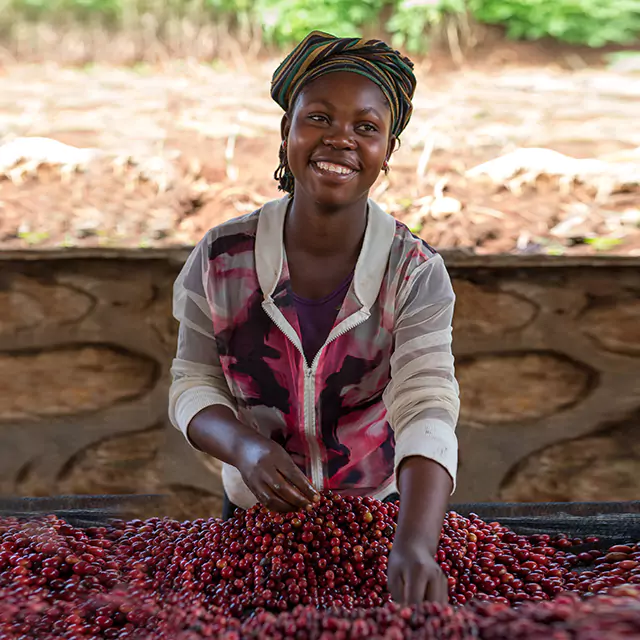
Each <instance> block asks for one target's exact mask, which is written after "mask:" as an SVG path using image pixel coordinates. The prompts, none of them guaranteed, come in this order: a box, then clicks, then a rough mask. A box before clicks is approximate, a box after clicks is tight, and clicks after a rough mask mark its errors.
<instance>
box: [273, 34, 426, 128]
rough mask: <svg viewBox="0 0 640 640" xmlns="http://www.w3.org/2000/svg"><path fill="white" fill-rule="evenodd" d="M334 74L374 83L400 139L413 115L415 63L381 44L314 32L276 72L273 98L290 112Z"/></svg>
mask: <svg viewBox="0 0 640 640" xmlns="http://www.w3.org/2000/svg"><path fill="white" fill-rule="evenodd" d="M334 71H350V72H352V73H358V74H360V75H362V76H364V77H365V78H368V79H369V80H371V81H372V82H375V84H377V85H378V87H380V89H381V90H382V93H383V94H384V95H385V97H386V98H387V100H388V102H389V106H390V107H391V132H392V133H393V135H395V136H399V135H400V133H401V132H402V131H403V130H404V128H405V127H406V126H407V124H408V122H409V118H410V117H411V112H412V111H413V107H412V105H411V99H412V98H413V94H414V92H415V88H416V78H415V75H414V74H413V62H411V60H409V58H406V57H405V56H403V55H402V54H401V53H399V52H398V51H395V50H394V49H392V48H391V47H390V46H389V45H387V44H386V43H384V42H382V41H381V40H364V39H361V38H336V37H335V36H332V35H329V34H328V33H323V32H322V31H313V32H311V33H310V34H309V35H308V36H307V37H306V38H305V39H304V40H303V41H302V42H300V44H298V45H297V46H296V48H295V49H294V50H293V51H292V52H291V53H290V54H289V55H288V56H287V57H286V58H285V59H284V60H283V61H282V63H281V64H280V66H279V67H278V68H277V69H276V71H275V73H274V74H273V78H272V81H271V97H272V98H273V99H274V100H275V101H276V102H277V103H278V104H279V105H280V106H281V107H282V108H283V109H284V110H285V111H288V110H289V107H290V106H291V105H293V104H294V103H295V100H296V98H297V96H298V93H299V92H300V90H301V89H302V87H303V86H304V85H306V84H307V83H308V82H311V81H312V80H315V79H316V78H319V77H320V76H323V75H325V74H326V73H331V72H334Z"/></svg>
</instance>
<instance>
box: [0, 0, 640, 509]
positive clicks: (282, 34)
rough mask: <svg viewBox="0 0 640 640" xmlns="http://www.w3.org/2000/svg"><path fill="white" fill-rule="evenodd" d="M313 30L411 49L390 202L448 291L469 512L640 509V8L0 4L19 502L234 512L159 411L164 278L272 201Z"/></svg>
mask: <svg viewBox="0 0 640 640" xmlns="http://www.w3.org/2000/svg"><path fill="white" fill-rule="evenodd" d="M312 29H321V30H325V31H328V32H331V33H334V34H336V35H354V34H364V35H365V36H371V37H383V38H385V39H387V40H388V41H389V42H391V43H392V44H393V45H395V46H396V47H398V48H399V49H401V50H402V51H403V52H405V53H407V54H409V55H410V56H411V57H412V58H413V59H414V60H415V63H416V72H417V75H418V79H419V84H418V90H417V94H416V98H415V111H414V116H413V119H412V121H411V124H410V126H409V128H408V129H407V130H406V132H405V133H404V135H403V138H402V147H401V149H400V150H399V151H398V152H397V153H396V154H394V157H393V159H392V162H391V172H390V174H389V176H388V177H381V179H380V181H379V182H378V183H377V184H376V185H375V188H374V192H373V194H372V195H373V197H374V198H375V199H376V200H377V201H378V202H380V203H381V204H382V205H383V206H384V207H385V208H386V210H387V211H389V212H390V213H392V214H393V215H395V216H396V217H398V218H399V219H401V220H403V221H404V222H405V223H406V224H407V225H408V226H409V227H410V228H411V229H412V231H414V233H416V234H418V235H420V236H421V237H423V238H424V239H425V240H427V241H428V242H429V243H430V244H431V245H434V246H435V247H437V248H438V249H439V250H440V251H441V252H442V253H443V255H444V257H445V260H446V262H447V265H448V267H449V270H450V272H451V274H452V277H453V279H454V286H455V289H456V292H457V296H458V305H457V311H456V318H455V326H454V347H455V355H456V360H457V372H458V377H459V381H460V385H461V394H462V413H461V419H460V425H459V429H458V433H459V438H460V444H461V456H460V479H459V483H458V491H457V493H456V496H455V500H456V501H457V502H463V501H464V502H470V501H582V500H586V501H589V500H630V499H634V498H637V497H638V495H639V493H640V185H639V183H640V43H639V40H638V38H639V36H640V0H615V2H614V1H611V0H466V1H465V0H444V1H441V0H431V1H424V0H423V1H418V0H415V1H402V0H366V1H365V0H360V1H358V2H354V1H353V0H325V2H323V3H320V2H310V1H309V0H238V1H236V2H234V1H232V0H172V1H166V2H162V1H160V0H139V1H138V0H0V493H2V494H4V495H13V496H49V495H52V496H55V495H74V494H136V493H166V494H167V495H168V496H169V497H170V500H171V515H174V516H175V517H196V516H200V515H208V514H210V513H216V514H217V513H218V512H219V509H220V504H221V485H220V480H219V469H218V467H217V464H216V463H215V461H213V460H212V459H210V458H205V457H204V456H200V457H198V456H197V454H195V453H194V452H193V451H192V450H191V449H190V448H189V447H187V446H186V445H185V444H184V442H183V441H182V436H181V435H180V434H178V433H177V432H175V430H174V429H173V428H172V427H170V426H169V425H168V421H167V418H166V408H167V397H166V396H167V389H168V385H169V382H170V379H169V367H170V364H171V359H172V357H173V354H174V351H175V343H176V331H177V327H176V325H175V322H174V321H173V318H172V315H171V295H172V284H173V280H174V279H175V277H176V276H177V274H178V272H179V270H180V267H181V266H182V264H183V262H184V260H185V259H186V257H187V255H188V253H189V250H190V249H189V248H190V247H192V246H193V244H195V243H196V242H197V241H198V240H199V239H200V238H201V237H202V235H203V234H204V233H205V232H206V231H207V229H209V228H210V227H212V226H214V225H216V224H219V223H221V222H223V221H224V220H227V219H229V218H231V217H234V216H237V215H241V214H243V213H246V212H249V211H252V210H254V209H255V208H257V207H259V206H260V205H261V204H263V203H264V202H266V201H268V200H270V199H272V198H275V197H279V194H278V191H277V189H276V183H275V181H274V179H273V172H274V170H275V168H276V166H277V150H278V146H279V142H280V139H279V125H280V117H281V113H280V110H279V108H278V107H277V105H275V103H273V102H272V101H271V99H270V97H269V83H270V78H271V74H272V72H273V70H274V69H275V67H276V65H277V64H278V62H279V60H280V59H281V58H282V57H283V56H284V55H285V54H286V52H287V51H288V48H290V47H291V45H292V44H293V43H295V42H296V41H298V40H299V39H301V38H302V37H304V35H306V33H308V31H310V30H312Z"/></svg>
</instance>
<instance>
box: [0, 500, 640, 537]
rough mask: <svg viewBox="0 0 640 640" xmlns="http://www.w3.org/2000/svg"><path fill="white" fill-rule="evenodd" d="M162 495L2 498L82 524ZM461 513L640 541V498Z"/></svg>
mask: <svg viewBox="0 0 640 640" xmlns="http://www.w3.org/2000/svg"><path fill="white" fill-rule="evenodd" d="M163 504H164V498H163V496H161V495H126V496H123V495H118V496H108V495H107V496H55V497H51V498H16V497H5V498H0V516H20V517H38V516H42V515H46V514H55V515H57V516H59V517H61V518H64V519H66V520H67V521H69V522H70V523H72V524H74V525H76V526H96V525H99V524H103V523H106V522H108V521H109V520H110V519H113V518H124V519H129V518H131V517H136V516H138V515H139V514H140V513H144V515H145V516H146V517H151V516H153V515H155V516H162V515H163ZM451 509H452V510H454V511H457V512H458V513H460V514H461V515H468V514H469V513H476V514H478V515H479V516H480V517H481V518H482V519H484V520H488V521H494V520H496V521H498V522H500V523H501V524H503V525H505V526H508V527H510V528H512V529H513V530H514V531H516V532H518V533H522V534H528V535H529V534H534V533H549V534H555V533H566V534H568V535H570V536H572V537H584V536H589V535H594V536H598V537H600V538H601V539H602V545H607V544H615V543H618V542H638V541H640V501H634V502H567V503H564V502H562V503H560V502H553V503H549V502H546V503H467V504H455V503H454V504H452V505H451Z"/></svg>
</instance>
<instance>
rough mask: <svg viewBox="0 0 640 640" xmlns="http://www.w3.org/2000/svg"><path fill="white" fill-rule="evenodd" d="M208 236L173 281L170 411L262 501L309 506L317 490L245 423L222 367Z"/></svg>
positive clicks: (192, 439)
mask: <svg viewBox="0 0 640 640" xmlns="http://www.w3.org/2000/svg"><path fill="white" fill-rule="evenodd" d="M207 247H208V239H207V237H205V238H204V239H203V240H202V241H201V242H200V243H199V244H198V246H197V247H196V248H195V249H194V251H193V252H192V254H191V255H190V256H189V259H188V260H187V262H186V264H185V266H184V268H183V269H182V271H181V273H180V275H179V276H178V278H177V280H176V282H175V285H174V305H173V309H174V316H175V318H176V319H177V320H178V322H179V323H180V327H179V331H178V349H177V353H176V358H175V359H174V361H173V366H172V368H171V373H172V376H173V382H172V384H171V389H170V392H169V417H170V419H171V422H172V424H173V425H174V426H175V427H177V428H178V429H180V430H181V431H182V432H183V433H184V435H185V437H186V438H187V441H188V442H189V443H190V444H191V445H192V446H193V447H194V448H197V449H199V450H201V451H203V452H204V453H207V454H208V455H210V456H212V457H214V458H217V459H219V460H221V461H222V462H225V463H227V464H230V465H232V466H234V467H236V468H237V469H238V470H239V471H240V473H241V474H242V477H243V480H244V481H245V484H246V485H247V486H248V487H249V489H250V490H251V492H252V493H253V494H254V495H255V496H256V498H257V499H258V500H259V501H260V502H262V504H264V505H266V506H268V507H269V508H270V509H273V510H277V511H291V510H295V509H299V508H302V507H305V506H307V505H308V504H309V503H310V502H311V501H312V500H313V499H314V498H315V497H316V492H315V490H314V488H313V487H312V486H311V484H310V483H309V481H308V479H307V478H306V476H305V475H304V474H303V473H302V471H300V469H298V467H297V466H296V465H295V464H294V462H293V460H292V459H291V457H290V456H289V454H288V453H287V452H286V451H285V450H284V449H283V448H282V447H281V446H280V445H278V444H277V443H275V442H273V441H272V440H270V439H268V438H265V437H264V436H262V435H260V434H259V433H258V432H257V431H255V430H254V429H252V428H251V427H248V426H246V425H244V424H243V423H242V422H241V421H240V420H239V419H238V417H237V408H236V402H235V398H234V397H233V395H232V393H231V391H230V389H229V387H228V385H227V382H226V378H225V376H224V373H223V371H222V366H221V364H220V358H219V356H218V350H217V347H216V341H215V336H214V333H213V322H212V318H211V311H210V307H209V303H208V301H207V298H206V294H205V286H204V283H205V282H206V279H207V277H208V268H209V260H208V250H207Z"/></svg>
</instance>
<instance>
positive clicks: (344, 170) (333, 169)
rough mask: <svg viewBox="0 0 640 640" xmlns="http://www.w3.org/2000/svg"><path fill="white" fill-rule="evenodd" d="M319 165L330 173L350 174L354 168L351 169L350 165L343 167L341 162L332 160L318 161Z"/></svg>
mask: <svg viewBox="0 0 640 640" xmlns="http://www.w3.org/2000/svg"><path fill="white" fill-rule="evenodd" d="M316 164H317V165H318V167H319V168H320V169H322V170H323V171H329V172H330V173H340V174H342V175H348V174H349V173H353V169H349V168H348V167H343V166H342V165H339V164H333V163H331V162H316Z"/></svg>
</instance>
